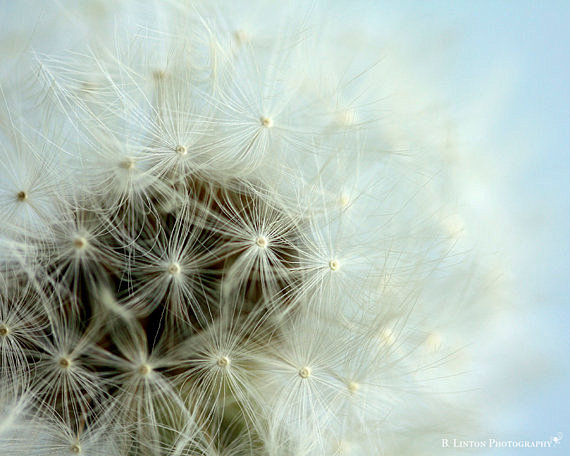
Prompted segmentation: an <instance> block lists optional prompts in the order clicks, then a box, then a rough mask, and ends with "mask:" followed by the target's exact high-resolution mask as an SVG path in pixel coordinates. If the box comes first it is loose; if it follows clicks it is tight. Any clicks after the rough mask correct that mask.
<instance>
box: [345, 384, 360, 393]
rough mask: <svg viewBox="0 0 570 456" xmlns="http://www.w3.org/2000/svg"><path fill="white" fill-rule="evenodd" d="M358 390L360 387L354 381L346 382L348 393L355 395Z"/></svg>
mask: <svg viewBox="0 0 570 456" xmlns="http://www.w3.org/2000/svg"><path fill="white" fill-rule="evenodd" d="M359 389H360V385H359V384H358V383H356V382H354V381H351V382H348V391H349V392H351V393H353V394H354V393H356V392H357V391H358V390H359Z"/></svg>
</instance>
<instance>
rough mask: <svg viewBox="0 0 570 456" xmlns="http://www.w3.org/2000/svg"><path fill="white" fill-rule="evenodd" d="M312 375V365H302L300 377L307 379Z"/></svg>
mask: <svg viewBox="0 0 570 456" xmlns="http://www.w3.org/2000/svg"><path fill="white" fill-rule="evenodd" d="M310 376H311V368H310V367H307V366H305V367H302V368H301V369H299V377H301V378H302V379H307V378H309V377H310Z"/></svg>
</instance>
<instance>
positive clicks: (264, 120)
mask: <svg viewBox="0 0 570 456" xmlns="http://www.w3.org/2000/svg"><path fill="white" fill-rule="evenodd" d="M259 121H260V122H261V126H262V127H265V128H271V127H272V126H273V119H272V118H271V117H265V116H262V117H260V118H259Z"/></svg>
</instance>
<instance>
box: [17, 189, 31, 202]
mask: <svg viewBox="0 0 570 456" xmlns="http://www.w3.org/2000/svg"><path fill="white" fill-rule="evenodd" d="M16 199H17V200H18V201H20V202H23V201H26V200H27V199H28V192H26V191H24V190H22V191H20V192H18V193H17V194H16Z"/></svg>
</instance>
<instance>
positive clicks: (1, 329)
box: [0, 325, 10, 337]
mask: <svg viewBox="0 0 570 456" xmlns="http://www.w3.org/2000/svg"><path fill="white" fill-rule="evenodd" d="M8 334H10V330H9V329H8V327H7V326H6V325H0V336H1V337H6V336H7V335H8Z"/></svg>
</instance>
